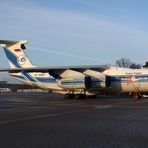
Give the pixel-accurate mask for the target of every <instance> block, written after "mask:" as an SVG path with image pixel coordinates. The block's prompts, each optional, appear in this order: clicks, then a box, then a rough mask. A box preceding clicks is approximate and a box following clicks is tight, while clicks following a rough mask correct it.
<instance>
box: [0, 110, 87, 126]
mask: <svg viewBox="0 0 148 148" xmlns="http://www.w3.org/2000/svg"><path fill="white" fill-rule="evenodd" d="M88 111H90V110H79V111H71V112H63V113H54V114H42V115H35V116H30V117H24V118H19V119H12V120H5V121H0V125H5V124H9V123H16V122H21V121H29V120H35V119H42V118H50V117H57V116H62V115H70V114H75V113H81V112H88Z"/></svg>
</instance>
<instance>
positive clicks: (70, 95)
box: [64, 94, 74, 99]
mask: <svg viewBox="0 0 148 148" xmlns="http://www.w3.org/2000/svg"><path fill="white" fill-rule="evenodd" d="M64 98H65V99H73V98H74V94H65V95H64Z"/></svg>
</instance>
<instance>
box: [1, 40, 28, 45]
mask: <svg viewBox="0 0 148 148" xmlns="http://www.w3.org/2000/svg"><path fill="white" fill-rule="evenodd" d="M25 43H28V41H27V40H18V41H12V40H0V44H5V45H6V46H12V45H14V44H25Z"/></svg>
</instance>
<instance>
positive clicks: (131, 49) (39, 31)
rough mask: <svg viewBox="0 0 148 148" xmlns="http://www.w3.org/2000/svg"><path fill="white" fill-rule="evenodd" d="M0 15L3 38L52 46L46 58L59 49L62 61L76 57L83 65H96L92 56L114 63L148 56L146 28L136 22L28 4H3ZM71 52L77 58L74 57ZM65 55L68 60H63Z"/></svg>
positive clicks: (47, 46) (46, 47)
mask: <svg viewBox="0 0 148 148" xmlns="http://www.w3.org/2000/svg"><path fill="white" fill-rule="evenodd" d="M0 18H1V20H2V21H1V23H0V28H1V30H0V38H8V39H29V40H30V41H31V43H30V44H31V45H30V47H33V46H34V47H35V46H37V47H39V48H45V49H49V52H50V54H49V55H47V54H45V57H47V56H51V54H55V52H56V51H58V53H56V54H57V57H58V60H59V61H60V60H62V61H61V62H60V63H62V64H66V63H67V60H68V61H69V63H71V64H75V63H74V62H75V61H76V60H77V61H78V62H79V63H80V64H89V63H91V64H92V63H94V64H95V62H96V60H91V59H98V60H99V61H102V63H103V61H104V62H106V61H108V62H107V63H113V62H114V61H115V60H116V59H118V58H120V57H123V56H124V57H128V58H131V59H133V60H136V59H137V58H138V59H139V60H142V61H144V60H146V58H147V57H144V56H145V54H142V52H143V53H145V51H146V49H147V48H148V45H147V39H148V36H147V34H146V33H145V32H144V31H142V30H140V29H138V28H137V27H136V26H135V25H132V26H131V25H130V26H129V25H128V23H127V24H126V23H124V24H123V23H120V22H115V21H113V20H109V19H108V20H106V19H104V17H100V16H99V17H97V14H95V15H94V14H92V13H89V12H87V13H84V12H77V11H64V10H60V9H58V10H57V9H51V8H49V9H47V8H43V7H35V6H33V5H29V6H28V7H27V9H26V5H25V7H24V6H23V5H21V6H20V5H16V3H15V4H14V5H8V6H7V5H1V6H0ZM29 53H30V52H29ZM59 53H60V54H59ZM35 54H36V53H35ZM61 54H62V57H61ZM135 54H136V56H135ZM58 55H59V56H58ZM71 55H74V56H73V58H74V59H76V60H71V59H72V56H71ZM31 56H32V58H33V59H34V60H35V62H40V61H38V59H37V58H36V56H33V55H31ZM65 56H66V59H67V60H64V59H63V57H65ZM68 56H69V58H68ZM78 57H79V60H78ZM80 57H81V58H80ZM83 57H86V58H85V60H84V58H83ZM47 58H48V57H47ZM82 59H83V60H82ZM43 61H44V59H43ZM44 62H45V61H44ZM54 62H57V61H54ZM82 62H85V63H82ZM39 64H40V63H39ZM51 64H52V63H51ZM57 64H58V62H57ZM103 64H104V63H103Z"/></svg>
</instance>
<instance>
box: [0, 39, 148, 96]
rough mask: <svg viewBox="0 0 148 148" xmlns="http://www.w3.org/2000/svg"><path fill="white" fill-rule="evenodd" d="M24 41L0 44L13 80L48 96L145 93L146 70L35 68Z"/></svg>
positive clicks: (146, 82)
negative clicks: (51, 94) (53, 94)
mask: <svg viewBox="0 0 148 148" xmlns="http://www.w3.org/2000/svg"><path fill="white" fill-rule="evenodd" d="M26 43H28V41H27V40H17V41H11V40H0V44H1V45H2V47H3V49H4V51H5V54H6V57H7V58H8V62H9V65H10V69H9V68H6V69H0V71H1V72H5V71H8V72H9V74H10V76H12V77H13V78H14V79H16V80H18V81H20V82H22V83H24V84H27V85H31V86H35V87H38V88H41V89H44V90H48V91H49V92H51V93H59V94H64V96H65V98H69V99H70V98H71V99H72V98H85V97H86V96H93V97H95V96H96V95H98V94H99V93H100V92H117V93H118V92H125V93H133V94H134V96H135V98H140V97H141V95H140V93H144V92H148V69H130V68H120V67H112V66H108V65H88V66H87V65H82V66H60V67H58V66H56V67H51V66H50V67H37V66H35V65H33V64H32V62H31V61H30V59H29V57H28V56H27V55H26V53H25V49H26V47H25V44H26Z"/></svg>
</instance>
